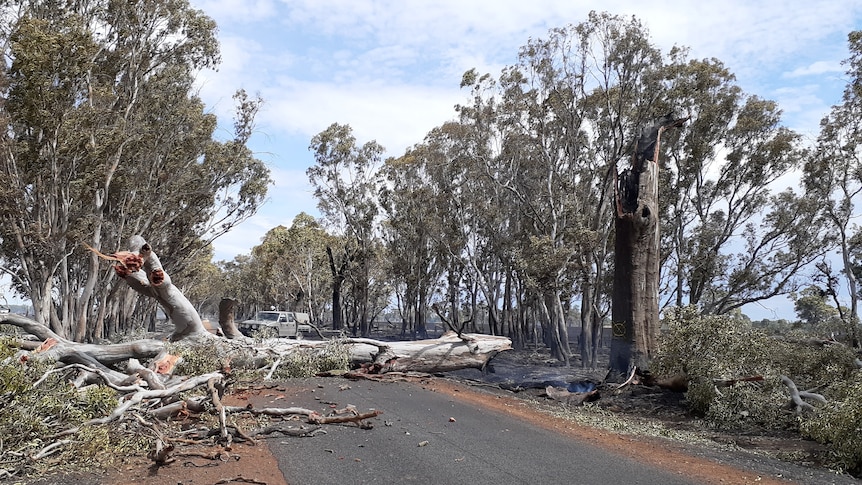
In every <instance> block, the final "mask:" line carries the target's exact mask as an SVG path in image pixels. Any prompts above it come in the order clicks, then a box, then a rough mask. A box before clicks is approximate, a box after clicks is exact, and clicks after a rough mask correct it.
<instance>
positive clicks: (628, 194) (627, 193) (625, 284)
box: [610, 115, 685, 377]
mask: <svg viewBox="0 0 862 485" xmlns="http://www.w3.org/2000/svg"><path fill="white" fill-rule="evenodd" d="M683 122H685V119H672V118H671V117H670V115H668V116H666V117H665V118H663V119H661V120H660V121H659V122H658V123H657V124H656V125H655V126H653V127H651V128H650V129H648V130H647V131H646V132H645V133H644V134H643V135H642V136H641V137H640V139H639V140H638V142H637V146H636V147H635V153H634V154H633V156H632V166H631V168H629V169H626V170H625V171H623V172H622V173H621V174H619V177H618V180H617V181H616V183H615V184H614V185H615V187H614V188H615V191H616V202H617V203H616V218H615V229H616V243H615V247H614V254H615V264H614V286H613V298H612V307H611V313H612V320H613V324H612V325H613V334H612V337H611V355H610V370H611V374H613V375H614V377H619V376H625V375H627V374H628V373H629V371H630V370H631V369H632V368H633V367H639V368H641V369H643V370H647V369H648V368H649V362H650V359H651V358H652V357H653V355H654V354H655V352H656V351H657V350H658V331H659V314H658V287H659V263H660V259H661V258H660V248H659V238H660V232H659V229H660V224H659V221H658V214H659V211H658V175H659V165H658V154H659V148H660V144H661V133H662V132H663V131H664V130H665V129H666V128H670V127H674V126H682V123H683Z"/></svg>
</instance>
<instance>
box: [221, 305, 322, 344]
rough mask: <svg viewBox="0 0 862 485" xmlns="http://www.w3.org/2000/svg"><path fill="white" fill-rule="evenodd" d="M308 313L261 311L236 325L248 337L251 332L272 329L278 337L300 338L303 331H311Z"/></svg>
mask: <svg viewBox="0 0 862 485" xmlns="http://www.w3.org/2000/svg"><path fill="white" fill-rule="evenodd" d="M309 323H310V320H309V317H308V313H297V312H282V311H263V312H257V315H256V316H255V317H254V318H252V319H250V320H244V321H242V322H240V323H239V325H237V327H238V328H239V331H240V332H242V334H243V335H245V336H248V337H250V336H251V335H252V333H253V332H259V331H261V330H265V329H268V328H270V329H272V334H274V335H277V336H278V337H287V338H302V334H303V333H307V332H310V331H311V325H309Z"/></svg>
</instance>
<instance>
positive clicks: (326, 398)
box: [253, 378, 774, 485]
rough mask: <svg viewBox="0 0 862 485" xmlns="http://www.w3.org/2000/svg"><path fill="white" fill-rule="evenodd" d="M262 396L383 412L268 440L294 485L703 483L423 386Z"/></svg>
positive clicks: (319, 385)
mask: <svg viewBox="0 0 862 485" xmlns="http://www.w3.org/2000/svg"><path fill="white" fill-rule="evenodd" d="M269 394H270V395H269V396H258V397H257V398H255V399H254V400H253V402H254V404H255V406H257V407H260V406H265V405H270V406H278V407H288V406H300V407H304V408H309V409H313V410H317V411H320V412H321V413H322V414H327V413H328V412H330V411H331V410H332V409H335V408H344V407H346V406H347V405H353V406H356V408H357V410H358V411H359V412H360V413H362V412H367V411H369V410H372V409H377V410H381V411H382V412H383V413H382V414H381V415H380V416H378V417H377V418H373V419H372V420H370V421H371V422H372V423H373V424H374V427H373V429H361V428H359V427H357V426H354V425H327V426H324V427H323V429H324V430H325V431H326V434H319V435H316V436H314V437H309V438H294V437H278V438H270V439H268V440H267V442H268V444H269V447H270V449H271V450H272V452H273V454H274V455H275V456H276V459H277V460H278V463H279V468H281V470H282V472H283V473H284V476H285V479H286V480H287V482H288V483H289V484H291V485H327V484H339V485H349V484H368V483H379V484H399V483H423V484H424V483H434V484H439V485H446V484H471V485H483V484H493V485H504V484H518V483H560V484H561V483H567V484H661V485H676V484H679V485H682V484H696V483H705V481H704V479H703V477H698V476H696V474H695V475H688V474H686V473H685V472H684V471H680V470H679V467H676V471H670V470H662V469H658V468H655V467H652V466H649V465H646V464H644V463H641V462H638V461H636V460H635V459H633V458H629V457H627V456H623V455H622V454H617V453H614V452H609V451H607V450H606V449H603V448H601V447H596V446H593V445H591V444H590V443H589V442H588V441H585V440H578V439H573V438H572V437H571V436H566V435H565V434H562V433H559V432H556V431H553V430H549V429H546V427H543V426H536V425H535V424H530V423H528V422H527V421H524V420H521V419H517V418H516V417H513V416H512V415H511V414H510V413H506V412H499V411H496V410H494V409H492V408H494V407H497V408H499V406H482V405H481V403H477V402H476V401H475V400H473V401H470V400H464V399H460V398H455V397H453V395H450V394H447V393H443V392H434V391H432V390H429V389H426V388H423V386H422V385H420V384H415V383H404V382H397V383H381V382H371V381H348V380H344V379H333V378H329V379H309V380H297V381H292V382H291V383H289V384H288V385H287V386H286V387H285V388H283V389H279V390H278V392H277V393H276V394H278V395H274V394H273V393H269ZM487 399H489V400H494V399H499V398H495V397H494V396H493V395H488V396H487ZM727 478H730V477H727ZM749 478H750V479H751V481H755V480H762V481H761V483H770V482H771V481H770V480H766V479H759V478H756V475H749ZM722 481H724V480H722ZM724 483H734V481H733V480H732V479H731V480H728V481H724ZM773 483H774V482H773Z"/></svg>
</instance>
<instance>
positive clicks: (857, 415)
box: [800, 371, 862, 476]
mask: <svg viewBox="0 0 862 485" xmlns="http://www.w3.org/2000/svg"><path fill="white" fill-rule="evenodd" d="M825 393H828V395H829V396H830V400H829V402H828V403H827V404H826V405H825V406H822V407H820V408H818V409H817V410H816V411H815V413H814V415H813V416H812V417H811V418H810V419H807V420H805V422H803V423H802V425H801V426H800V429H801V431H802V434H803V436H806V437H808V438H811V439H814V440H816V441H819V442H821V443H828V444H830V445H831V446H830V451H831V452H832V454H833V457H834V459H835V462H836V464H837V465H838V466H839V467H841V468H843V469H844V470H847V471H850V472H852V473H853V474H854V475H857V476H858V475H859V474H860V473H862V434H860V433H862V371H856V372H855V373H854V375H853V376H851V377H850V378H848V379H847V380H844V381H838V382H835V383H833V384H832V385H831V386H829V389H827V390H826V391H825Z"/></svg>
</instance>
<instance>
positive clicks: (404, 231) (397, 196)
mask: <svg viewBox="0 0 862 485" xmlns="http://www.w3.org/2000/svg"><path fill="white" fill-rule="evenodd" d="M421 152H422V147H417V148H416V149H415V150H412V151H411V150H408V152H407V153H406V154H405V155H404V156H402V157H399V158H397V159H394V158H393V159H389V160H387V161H386V164H385V166H384V167H383V174H384V178H385V180H386V183H385V184H384V185H383V186H382V188H381V191H380V203H381V207H382V208H383V211H384V214H385V219H384V223H383V238H384V241H385V244H386V248H387V256H388V259H389V268H390V274H391V276H392V277H393V278H395V280H396V281H397V282H398V284H397V285H396V288H399V298H398V301H399V302H400V306H401V307H402V308H401V313H402V322H403V324H402V327H401V333H402V335H404V334H405V333H406V332H405V331H406V329H407V328H409V329H410V331H411V332H412V334H413V336H414V337H415V336H416V333H418V334H419V335H420V336H421V337H422V338H427V330H426V319H427V316H428V313H429V308H428V305H429V299H430V293H431V292H432V291H433V290H434V288H435V287H436V284H437V279H438V277H439V273H440V271H439V268H438V263H437V260H436V251H435V247H434V241H435V237H434V234H435V233H440V232H441V231H440V226H439V220H440V218H439V217H435V216H434V212H435V206H436V200H437V194H434V193H433V191H432V190H433V189H432V186H431V184H430V183H429V180H428V175H427V174H426V173H425V169H424V165H425V163H424V162H425V161H424V160H423V158H422V153H421Z"/></svg>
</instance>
